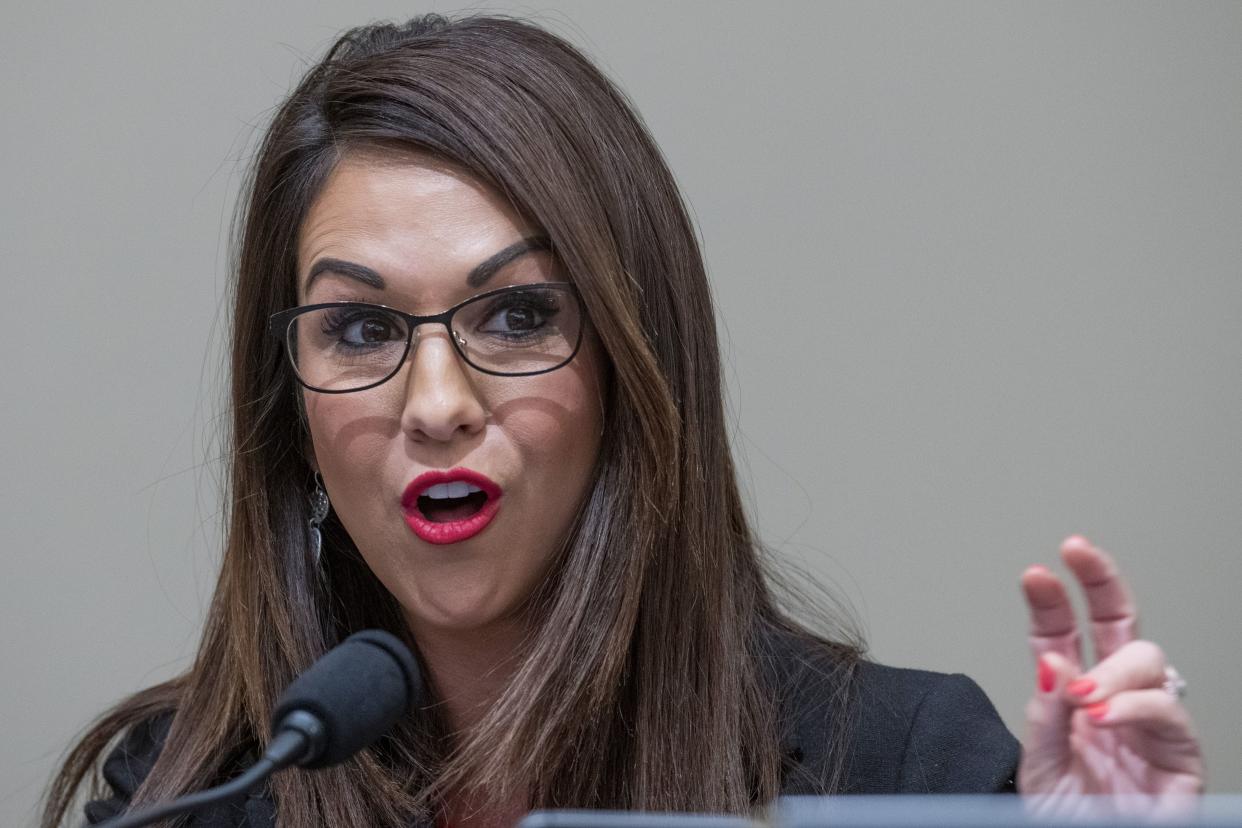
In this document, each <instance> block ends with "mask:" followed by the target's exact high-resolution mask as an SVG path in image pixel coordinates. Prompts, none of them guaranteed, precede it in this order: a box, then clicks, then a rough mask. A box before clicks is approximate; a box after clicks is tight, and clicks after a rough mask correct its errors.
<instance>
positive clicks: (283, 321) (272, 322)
mask: <svg viewBox="0 0 1242 828" xmlns="http://www.w3.org/2000/svg"><path fill="white" fill-rule="evenodd" d="M547 287H550V288H556V289H557V290H563V291H564V292H565V293H567V294H569V296H570V297H571V298H572V299H573V301H575V302H577V303H578V315H579V317H580V319H581V322H580V323H579V325H578V339H577V341H576V342H574V349H573V351H571V352H570V354H569V356H568V357H566V358H565V361H564V362H562V363H560V364H558V365H554V366H552V367H551V368H542V369H540V370H538V371H521V372H519V373H516V374H512V373H507V372H504V371H492V370H489V369H487V368H480V367H479V366H477V365H475V364H474V363H473V362H471V361H470V357H468V356H466V352H465V349H464V348H463V347H462V344H461V342H459V341H458V334H457V332H456V331H454V330H453V326H452V324H451V322H452V321H453V315H454V314H455V313H457V311H459V310H461V309H462V308H463V307H465V306H466V305H469V304H471V303H472V302H475V301H478V300H480V299H486V298H488V297H490V296H497V295H499V294H503V293H517V292H519V291H522V290H530V289H532V288H547ZM358 305H361V306H363V307H372V308H379V309H381V310H383V311H384V312H386V313H391V314H392V315H393V316H396V317H397V318H399V319H402V320H404V321H405V323H406V325H407V330H406V334H405V351H403V352H402V354H401V358H400V359H399V360H397V363H396V367H395V368H393V370H392V373H391V374H389V375H388V376H386V377H384V378H383V379H381V380H377V381H376V382H373V383H371V384H370V385H364V386H362V387H360V388H346V389H326V388H316V387H315V386H313V385H311V384H310V383H308V382H306V381H305V380H303V379H302V375H301V374H300V373H298V366H297V363H296V362H295V361H294V356H293V353H292V352H291V350H290V348H289V341H288V336H289V331H290V330H291V329H292V327H293V325H292V322H293V320H294V319H296V318H297V317H299V316H301V315H302V314H305V313H310V312H311V311H317V310H324V309H326V308H344V307H351V306H358ZM585 321H586V308H585V307H583V305H582V297H581V296H579V295H578V288H577V287H576V286H575V285H574V283H573V282H536V283H534V284H527V285H506V286H505V287H500V288H496V289H495V290H489V291H485V292H483V293H479V294H476V295H475V296H471V297H470V298H468V299H463V300H462V301H460V302H458V303H457V304H456V305H453V306H452V307H451V308H449V309H447V310H444V311H441V312H440V313H433V314H431V315H429V316H419V315H418V314H413V313H406V312H405V311H403V310H398V309H397V308H391V307H389V306H387V305H380V304H377V303H373V302H320V303H318V304H314V305H298V306H297V307H292V308H285V309H284V310H282V311H276V313H273V314H272V315H271V316H269V317H268V321H267V324H268V332H269V333H270V334H271V335H272V336H273V337H275V338H276V341H277V342H279V343H280V344H281V346H282V347H283V348H284V350H285V355H286V356H287V357H288V360H289V365H290V367H292V368H293V378H294V379H295V380H297V381H298V383H299V384H300V385H302V386H303V387H304V388H308V389H310V390H311V391H314V392H316V393H318V394H352V393H354V392H355V391H367V390H370V389H372V388H375V387H377V386H380V385H383V384H384V383H386V382H388V381H389V380H390V379H392V378H393V377H395V376H396V375H397V374H399V373H401V368H402V366H403V365H405V361H406V359H407V358H409V356H410V350H411V349H412V348H413V345H414V331H416V330H417V329H418V328H419V326H421V325H427V324H431V323H438V324H441V325H443V326H444V329H445V330H446V331H448V334H449V341H451V342H452V343H453V350H454V351H456V352H457V355H458V356H459V357H461V359H462V361H463V362H465V363H466V364H467V365H469V366H470V367H471V368H473V369H474V370H476V371H478V372H480V373H482V374H489V375H491V376H493V377H533V376H538V375H539V374H547V373H549V372H551V371H555V370H557V369H558V368H564V367H565V366H566V365H568V364H569V363H571V362H573V361H574V357H576V356H577V355H578V351H579V350H580V349H581V348H582V333H583V330H584V329H585V328H586V325H585Z"/></svg>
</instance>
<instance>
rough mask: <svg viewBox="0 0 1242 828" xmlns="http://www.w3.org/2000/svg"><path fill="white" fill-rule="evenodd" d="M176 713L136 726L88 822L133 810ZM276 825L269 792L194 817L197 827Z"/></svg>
mask: <svg viewBox="0 0 1242 828" xmlns="http://www.w3.org/2000/svg"><path fill="white" fill-rule="evenodd" d="M173 718H174V712H173V711H169V712H167V713H161V714H159V715H156V716H153V717H151V718H149V719H144V720H143V721H140V722H138V723H137V724H135V725H133V726H132V727H130V728H129V730H127V731H126V732H125V734H124V735H123V736H122V737H121V740H120V742H118V743H117V745H116V747H115V748H113V750H112V752H111V753H109V754H108V757H107V758H106V759H105V760H104V763H103V768H102V772H103V778H104V782H106V783H107V785H108V791H107V793H108V795H107V796H106V797H105V798H102V799H94V800H91V801H90V802H87V803H86V808H85V811H86V823H87V824H88V825H95V824H97V823H100V822H103V821H105V820H108V819H111V818H113V817H115V816H118V815H120V814H122V813H124V812H125V811H126V809H128V808H129V804H130V801H131V800H132V798H133V796H134V793H135V792H136V791H137V790H138V788H139V787H140V786H141V785H142V783H143V782H144V781H146V778H147V777H148V776H149V775H150V773H151V770H152V768H154V767H155V762H156V760H157V759H159V757H160V755H161V754H162V753H163V751H164V747H165V743H166V742H167V740H168V733H169V731H170V729H171V728H172V722H173ZM274 824H275V812H274V809H273V806H272V801H271V799H270V796H269V794H268V793H267V791H266V789H260V791H258V792H255V793H251V794H250V795H248V796H247V797H246V800H245V802H244V804H240V805H237V804H229V803H223V804H220V805H217V806H213V807H211V808H208V809H205V810H204V811H203V812H201V813H199V814H197V815H196V816H194V817H191V818H190V821H189V822H188V823H187V825H188V826H193V828H241V827H242V826H245V828H262V826H271V825H274Z"/></svg>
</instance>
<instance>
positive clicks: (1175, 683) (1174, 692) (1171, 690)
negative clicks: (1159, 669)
mask: <svg viewBox="0 0 1242 828" xmlns="http://www.w3.org/2000/svg"><path fill="white" fill-rule="evenodd" d="M1161 686H1162V687H1163V688H1164V692H1166V693H1168V694H1169V695H1170V696H1172V697H1173V698H1175V699H1181V698H1184V697H1185V695H1186V679H1184V678H1182V677H1181V675H1180V674H1179V673H1178V672H1177V670H1175V669H1174V668H1173V667H1171V666H1166V667H1165V668H1164V684H1163V685H1161Z"/></svg>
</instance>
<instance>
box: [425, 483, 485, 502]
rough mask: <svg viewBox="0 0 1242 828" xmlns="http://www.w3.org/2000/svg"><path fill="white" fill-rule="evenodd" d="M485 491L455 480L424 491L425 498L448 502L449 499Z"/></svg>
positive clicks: (429, 487)
mask: <svg viewBox="0 0 1242 828" xmlns="http://www.w3.org/2000/svg"><path fill="white" fill-rule="evenodd" d="M481 491H483V490H482V489H480V488H479V487H478V486H475V485H473V484H471V483H467V482H465V481H464V480H454V481H453V482H452V483H437V484H435V485H434V486H428V487H427V488H426V489H424V490H423V497H430V498H432V499H433V500H447V499H449V498H457V497H465V496H466V495H469V494H474V493H475V492H481Z"/></svg>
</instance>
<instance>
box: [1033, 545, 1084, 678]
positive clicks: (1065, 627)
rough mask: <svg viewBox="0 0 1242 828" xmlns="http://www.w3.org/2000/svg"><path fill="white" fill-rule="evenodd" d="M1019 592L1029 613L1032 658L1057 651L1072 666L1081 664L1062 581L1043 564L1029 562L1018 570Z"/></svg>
mask: <svg viewBox="0 0 1242 828" xmlns="http://www.w3.org/2000/svg"><path fill="white" fill-rule="evenodd" d="M1022 594H1023V595H1024V596H1025V597H1026V603H1027V607H1028V608H1029V609H1030V613H1031V632H1030V643H1031V650H1032V651H1033V652H1034V653H1035V658H1037V659H1038V658H1039V657H1040V656H1041V655H1043V654H1044V653H1057V654H1058V655H1061V656H1063V657H1064V658H1066V659H1068V660H1069V661H1070V662H1071V663H1073V664H1074V665H1075V666H1078V665H1080V664H1082V647H1081V645H1080V643H1079V638H1078V620H1077V619H1076V618H1075V617H1074V608H1073V606H1071V604H1070V600H1069V594H1068V593H1067V592H1066V591H1065V584H1063V583H1061V579H1060V578H1058V577H1057V576H1056V575H1054V574H1053V573H1052V570H1050V569H1048V568H1047V567H1044V566H1031V567H1028V568H1027V569H1026V571H1025V572H1023V573H1022Z"/></svg>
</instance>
